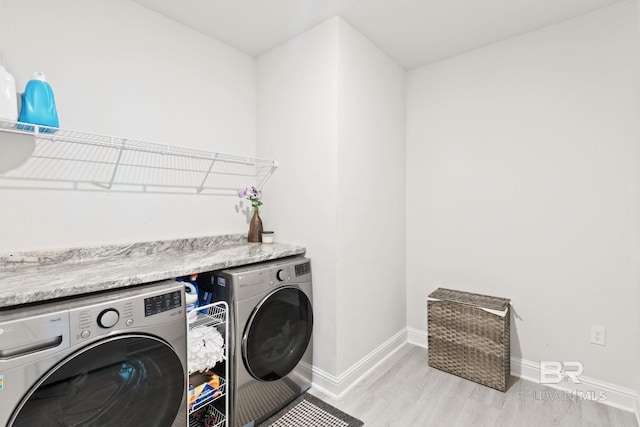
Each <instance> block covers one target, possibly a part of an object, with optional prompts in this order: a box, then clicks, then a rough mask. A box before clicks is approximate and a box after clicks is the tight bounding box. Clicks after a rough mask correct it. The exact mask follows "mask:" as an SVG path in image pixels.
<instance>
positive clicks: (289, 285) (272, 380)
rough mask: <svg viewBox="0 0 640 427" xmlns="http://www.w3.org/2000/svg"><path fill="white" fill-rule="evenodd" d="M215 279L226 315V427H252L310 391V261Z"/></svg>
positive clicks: (297, 259) (241, 270) (226, 272)
mask: <svg viewBox="0 0 640 427" xmlns="http://www.w3.org/2000/svg"><path fill="white" fill-rule="evenodd" d="M215 280H216V285H217V286H218V287H219V288H224V289H226V290H227V291H228V299H229V307H230V310H231V316H230V318H231V331H232V337H231V346H230V350H231V352H230V366H229V368H230V369H229V372H230V377H231V378H230V384H231V387H230V389H231V393H230V402H229V403H230V415H231V425H232V426H234V427H240V426H243V427H252V426H254V425H258V424H260V422H262V421H263V420H265V419H267V418H268V417H269V416H271V415H272V414H274V413H275V412H277V411H278V410H279V409H281V408H282V407H284V406H286V405H287V403H289V402H290V401H292V400H293V399H295V398H296V397H298V396H299V395H300V394H302V393H304V392H305V391H306V390H307V389H308V388H309V387H311V365H312V353H313V349H312V342H311V336H312V331H313V309H312V304H311V301H312V294H311V292H312V291H311V261H310V260H309V259H307V258H304V257H295V258H287V259H281V260H276V261H270V262H265V263H260V264H254V265H249V266H246V267H240V268H234V269H228V270H224V271H221V272H217V273H216V279H215ZM218 294H223V292H218Z"/></svg>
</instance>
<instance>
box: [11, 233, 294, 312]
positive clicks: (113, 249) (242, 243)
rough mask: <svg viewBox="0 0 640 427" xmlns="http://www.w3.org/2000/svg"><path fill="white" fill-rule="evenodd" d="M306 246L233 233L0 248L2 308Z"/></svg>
mask: <svg viewBox="0 0 640 427" xmlns="http://www.w3.org/2000/svg"><path fill="white" fill-rule="evenodd" d="M305 252H306V250H305V248H304V247H301V246H293V245H287V244H284V243H270V244H262V243H248V242H247V241H246V236H244V235H239V234H237V235H236V234H234V235H225V236H209V237H199V238H192V239H179V240H164V241H155V242H143V243H133V244H130V245H110V246H95V247H88V248H74V249H64V250H57V251H37V252H22V253H9V254H0V308H2V307H10V306H15V305H20V304H28V303H33V302H38V301H44V300H49V299H53V298H62V297H68V296H73V295H80V294H86V293H91V292H99V291H104V290H108V289H115V288H122V287H126V286H132V285H137V284H141V283H148V282H155V281H158V280H165V279H172V278H175V277H179V276H187V275H189V274H193V273H202V272H206V271H212V270H219V269H223V268H228V267H234V266H238V265H245V264H253V263H256V262H260V261H267V260H271V259H276V258H282V257H285V256H291V255H299V254H304V253H305Z"/></svg>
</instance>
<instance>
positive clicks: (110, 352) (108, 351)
mask: <svg viewBox="0 0 640 427" xmlns="http://www.w3.org/2000/svg"><path fill="white" fill-rule="evenodd" d="M185 383H186V381H185V373H184V368H183V366H182V363H181V361H180V359H179V357H178V355H177V354H176V353H175V352H174V350H173V349H172V348H171V347H170V346H169V345H168V344H167V343H165V342H164V341H162V340H160V339H157V338H155V337H151V336H146V335H122V336H115V337H111V338H108V339H106V340H103V341H99V342H96V343H94V344H92V345H90V346H87V347H85V348H83V349H81V350H79V351H78V352H76V353H74V354H72V355H70V356H69V357H67V358H66V359H64V360H62V361H61V362H60V363H58V365H56V367H54V368H53V369H52V370H51V371H49V372H48V373H47V374H46V375H45V376H44V377H43V378H42V379H41V380H40V381H39V382H38V383H37V384H36V385H35V387H34V388H33V389H32V390H31V391H30V392H29V393H27V395H26V396H25V397H24V399H23V400H22V402H21V403H20V405H19V406H18V408H17V410H16V412H15V413H14V415H13V418H12V421H10V422H9V426H14V427H22V426H25V427H27V426H28V427H33V426H45V425H46V426H69V427H71V426H74V427H75V426H83V427H87V426H95V427H104V426H157V427H166V426H171V425H172V424H173V422H174V421H175V419H176V416H177V414H178V411H179V410H180V406H181V405H182V404H183V397H184V390H183V386H184V384H185Z"/></svg>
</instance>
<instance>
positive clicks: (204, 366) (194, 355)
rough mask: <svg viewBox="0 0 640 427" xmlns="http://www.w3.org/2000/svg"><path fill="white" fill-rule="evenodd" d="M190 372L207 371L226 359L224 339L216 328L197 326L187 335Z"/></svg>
mask: <svg viewBox="0 0 640 427" xmlns="http://www.w3.org/2000/svg"><path fill="white" fill-rule="evenodd" d="M187 349H188V366H189V374H191V373H193V372H196V371H200V372H202V371H206V370H208V369H211V368H213V367H214V366H215V365H216V363H218V362H221V361H223V360H224V340H223V339H222V335H220V332H218V330H217V329H216V328H212V327H197V328H193V329H192V330H190V331H189V334H188V336H187Z"/></svg>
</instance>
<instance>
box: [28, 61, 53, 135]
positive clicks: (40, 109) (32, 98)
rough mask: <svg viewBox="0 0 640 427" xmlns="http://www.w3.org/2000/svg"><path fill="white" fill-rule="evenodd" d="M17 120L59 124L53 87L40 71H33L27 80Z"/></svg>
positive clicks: (46, 130)
mask: <svg viewBox="0 0 640 427" xmlns="http://www.w3.org/2000/svg"><path fill="white" fill-rule="evenodd" d="M18 121H20V122H23V123H33V124H34V125H42V126H47V127H51V128H57V127H59V126H60V125H59V122H58V111H57V110H56V101H55V98H54V96H53V89H51V86H50V85H49V83H47V78H46V76H45V75H44V74H43V73H41V72H36V73H33V76H32V77H31V80H29V81H28V82H27V86H26V87H25V89H24V93H23V94H22V108H21V110H20V118H19V119H18ZM20 128H21V129H26V130H33V127H31V126H20ZM42 131H43V132H55V131H54V130H49V129H43V130H42Z"/></svg>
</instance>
